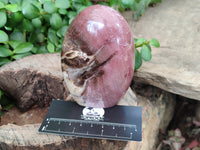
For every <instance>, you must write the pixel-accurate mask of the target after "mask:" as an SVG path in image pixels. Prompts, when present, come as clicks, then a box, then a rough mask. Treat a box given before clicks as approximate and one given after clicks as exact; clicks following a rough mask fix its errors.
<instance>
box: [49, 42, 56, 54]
mask: <svg viewBox="0 0 200 150" xmlns="http://www.w3.org/2000/svg"><path fill="white" fill-rule="evenodd" d="M47 49H48V51H49V52H50V53H54V52H55V46H54V45H53V44H52V43H51V42H48V44H47Z"/></svg>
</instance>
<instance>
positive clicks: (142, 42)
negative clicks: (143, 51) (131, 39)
mask: <svg viewBox="0 0 200 150" xmlns="http://www.w3.org/2000/svg"><path fill="white" fill-rule="evenodd" d="M146 42H147V40H146V39H145V38H139V39H137V41H136V43H135V44H137V45H141V44H144V43H146Z"/></svg>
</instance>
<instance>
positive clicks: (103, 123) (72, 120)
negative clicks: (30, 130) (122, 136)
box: [46, 118, 137, 131]
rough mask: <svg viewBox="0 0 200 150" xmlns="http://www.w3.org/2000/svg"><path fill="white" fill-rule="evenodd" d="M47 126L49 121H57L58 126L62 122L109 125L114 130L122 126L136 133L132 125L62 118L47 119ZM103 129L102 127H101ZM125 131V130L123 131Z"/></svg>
mask: <svg viewBox="0 0 200 150" xmlns="http://www.w3.org/2000/svg"><path fill="white" fill-rule="evenodd" d="M46 121H47V124H49V123H50V121H58V124H60V121H62V122H69V125H71V123H72V122H75V123H80V126H82V125H81V123H87V124H91V127H92V126H93V124H101V125H102V126H103V125H110V126H113V129H115V126H123V127H130V128H135V131H137V126H136V125H133V124H123V123H113V122H100V121H88V120H76V119H63V118H47V119H46ZM102 128H103V127H102ZM124 130H126V129H124Z"/></svg>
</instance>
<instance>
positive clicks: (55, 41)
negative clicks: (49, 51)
mask: <svg viewBox="0 0 200 150" xmlns="http://www.w3.org/2000/svg"><path fill="white" fill-rule="evenodd" d="M48 39H49V41H50V42H52V43H53V44H54V45H57V44H58V40H59V39H58V37H57V36H56V33H55V32H51V31H49V32H48Z"/></svg>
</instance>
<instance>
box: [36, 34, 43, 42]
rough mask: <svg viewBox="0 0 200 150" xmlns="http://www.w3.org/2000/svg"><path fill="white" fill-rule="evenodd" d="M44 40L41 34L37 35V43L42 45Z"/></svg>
mask: <svg viewBox="0 0 200 150" xmlns="http://www.w3.org/2000/svg"><path fill="white" fill-rule="evenodd" d="M44 40H45V36H44V34H43V33H38V34H37V42H39V43H42V42H44Z"/></svg>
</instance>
